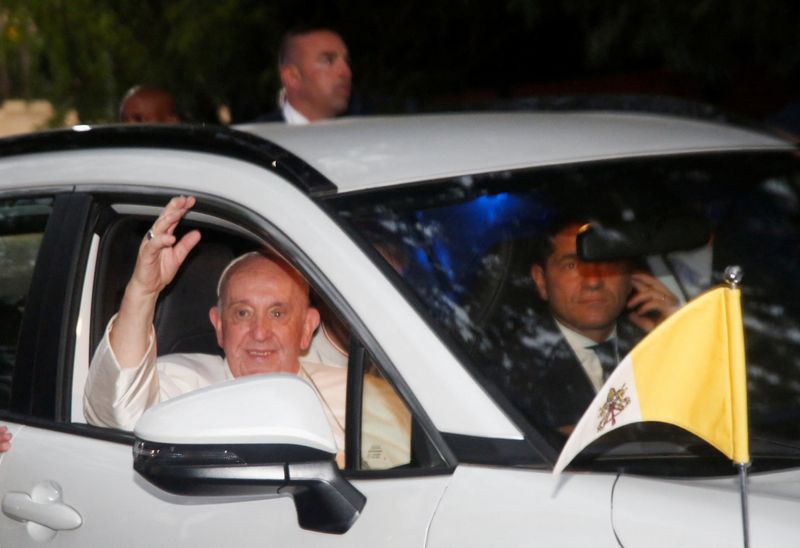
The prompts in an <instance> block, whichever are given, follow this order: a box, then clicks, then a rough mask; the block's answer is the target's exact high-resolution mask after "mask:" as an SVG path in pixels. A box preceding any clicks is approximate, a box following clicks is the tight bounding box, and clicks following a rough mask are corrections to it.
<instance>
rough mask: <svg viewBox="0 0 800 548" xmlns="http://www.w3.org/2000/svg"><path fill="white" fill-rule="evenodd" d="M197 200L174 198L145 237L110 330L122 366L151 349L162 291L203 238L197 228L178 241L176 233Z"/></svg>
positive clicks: (133, 362)
mask: <svg viewBox="0 0 800 548" xmlns="http://www.w3.org/2000/svg"><path fill="white" fill-rule="evenodd" d="M195 202H196V200H195V198H194V197H193V196H176V197H175V198H172V199H171V200H170V201H169V203H168V204H167V206H166V207H165V208H164V210H163V211H162V212H161V215H159V216H158V219H156V221H155V222H154V223H153V226H152V228H150V230H148V231H147V233H146V234H145V236H144V238H143V239H142V244H141V245H140V246H139V254H138V256H137V258H136V266H135V267H134V269H133V275H132V276H131V279H130V281H129V282H128V285H127V287H126V288H125V296H124V297H123V298H122V304H121V305H120V307H119V314H118V315H117V318H116V320H115V321H114V324H113V326H112V328H111V332H110V333H109V342H110V344H111V349H112V350H113V351H114V355H115V356H116V357H117V361H118V362H119V365H120V367H123V368H132V367H136V366H138V365H139V363H140V362H141V360H142V358H143V357H144V355H145V354H146V353H147V349H148V347H149V343H150V332H151V330H152V327H151V326H152V325H153V316H154V314H155V309H156V301H157V300H158V295H159V293H161V291H162V290H163V289H164V288H165V287H166V286H167V284H169V283H170V282H171V281H172V279H173V278H174V277H175V274H176V273H177V272H178V269H179V268H180V266H181V265H182V264H183V261H184V260H185V259H186V256H187V255H188V254H189V252H190V251H191V250H192V248H193V247H194V246H195V245H197V242H199V241H200V232H198V231H197V230H192V231H191V232H188V233H187V234H185V235H184V236H183V238H181V239H180V241H177V242H176V238H175V235H174V232H175V228H176V227H177V226H178V224H179V223H180V221H181V219H183V217H184V216H185V215H186V212H187V211H189V210H190V209H191V208H192V207H193V206H194V204H195Z"/></svg>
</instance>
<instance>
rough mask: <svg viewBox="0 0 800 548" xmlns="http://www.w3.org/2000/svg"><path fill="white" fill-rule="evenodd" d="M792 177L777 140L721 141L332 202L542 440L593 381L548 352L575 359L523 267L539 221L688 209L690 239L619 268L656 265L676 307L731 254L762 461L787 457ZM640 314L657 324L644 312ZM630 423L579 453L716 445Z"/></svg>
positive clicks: (699, 450)
mask: <svg viewBox="0 0 800 548" xmlns="http://www.w3.org/2000/svg"><path fill="white" fill-rule="evenodd" d="M799 185H800V171H799V170H798V162H797V159H796V157H795V156H794V155H792V154H790V153H780V154H779V153H774V152H773V153H747V154H745V153H728V154H715V155H692V156H669V157H651V158H645V159H632V160H614V161H607V162H600V163H592V164H576V165H569V166H560V167H548V168H540V169H531V170H515V171H501V172H495V173H488V174H480V175H474V176H463V177H459V178H456V179H452V180H437V181H432V182H429V183H425V184H417V185H413V186H404V187H399V188H388V189H379V190H375V191H369V192H363V193H358V194H354V195H344V196H339V197H335V198H332V199H331V203H332V205H333V207H334V209H335V210H336V211H337V213H338V215H339V216H340V217H341V219H343V221H344V223H345V224H346V225H348V226H349V227H350V228H351V229H353V230H354V231H356V232H358V233H359V234H360V235H361V237H363V238H364V239H365V240H366V241H367V242H369V243H370V244H372V245H373V246H374V247H375V248H376V250H377V251H378V253H379V254H380V256H381V257H383V259H385V261H386V264H387V266H391V267H392V270H394V272H395V273H396V274H397V276H396V279H397V280H402V283H401V286H402V287H403V288H404V291H405V293H406V294H407V295H408V296H409V298H410V300H412V302H414V303H415V305H416V306H417V308H418V310H419V311H420V313H421V314H423V315H424V316H425V317H426V319H427V320H428V322H429V323H430V324H431V325H433V326H434V327H435V329H436V330H437V332H438V333H439V335H440V337H441V338H442V339H443V340H444V341H445V342H446V343H447V344H448V345H449V346H450V347H451V348H452V349H453V351H454V352H455V353H456V355H459V356H461V357H462V358H463V361H464V362H465V364H466V365H467V367H468V368H469V369H470V370H471V372H472V373H473V375H474V377H475V378H476V379H478V380H479V381H480V382H481V383H483V384H484V386H486V387H487V390H488V391H489V393H490V394H493V395H495V396H496V399H497V400H498V402H499V403H500V404H501V405H503V406H504V408H505V409H506V410H508V411H509V415H510V416H512V417H515V418H516V419H517V420H518V422H519V423H520V426H521V428H523V430H524V431H526V432H535V433H536V434H537V435H540V436H542V438H543V439H545V440H547V441H548V442H549V443H550V444H551V445H552V446H553V448H554V449H556V450H559V449H560V447H561V446H562V445H563V443H564V440H565V439H566V435H567V434H568V432H569V428H570V426H569V425H570V424H574V421H575V420H576V419H577V418H579V417H580V416H581V415H582V414H583V412H584V411H585V408H586V404H587V403H588V402H587V400H586V395H585V394H584V392H585V391H586V390H587V386H588V387H589V388H588V389H589V390H590V391H591V384H588V385H587V375H588V374H587V369H586V368H585V367H584V368H583V369H580V368H579V367H578V368H577V369H576V368H575V367H572V366H571V367H572V369H573V370H574V371H573V373H574V374H570V375H567V374H562V371H565V370H566V366H563V367H562V366H559V368H558V374H556V375H552V374H551V373H550V370H551V369H553V363H560V362H559V360H561V359H562V358H563V359H564V360H567V361H569V359H572V360H573V361H574V360H575V358H574V356H573V357H572V358H569V357H567V358H564V357H563V356H561V357H559V353H561V354H563V353H564V347H563V344H562V345H561V346H559V341H562V340H563V339H564V336H565V332H564V329H563V327H564V326H563V325H558V324H556V323H555V322H554V314H555V315H556V317H558V318H561V319H562V321H563V324H567V325H568V326H569V325H571V323H570V322H571V321H572V320H571V319H569V316H568V315H566V313H565V314H564V315H563V316H559V314H560V312H554V308H555V306H556V305H555V304H554V303H555V302H556V297H555V292H556V291H559V289H558V287H556V286H552V285H551V286H548V285H547V284H548V283H550V282H549V279H547V278H544V277H543V275H542V274H541V273H544V272H546V271H545V270H543V269H542V268H540V269H539V272H540V279H541V280H543V281H542V287H540V286H539V285H538V284H537V280H536V271H537V268H536V265H537V264H539V265H546V264H547V263H546V262H543V257H544V258H545V259H546V258H547V257H548V255H547V253H548V252H551V251H552V242H553V241H554V240H553V234H554V233H555V232H554V231H553V226H554V225H555V224H558V223H561V224H560V225H559V226H560V228H561V229H563V228H564V227H565V226H567V225H569V224H570V223H572V224H576V223H578V222H589V221H591V222H594V223H605V224H606V225H613V226H616V227H621V228H623V229H625V227H627V229H628V231H629V232H631V231H632V232H633V233H636V231H637V230H638V231H642V230H645V228H644V227H652V226H654V223H656V224H658V223H663V222H664V220H665V219H666V220H673V221H676V220H677V222H683V221H681V220H682V219H683V220H686V219H693V220H699V221H702V223H701V224H703V225H704V226H705V227H706V231H705V235H704V236H703V237H702V238H701V239H699V240H698V239H697V238H695V240H694V241H692V238H688V237H687V238H681V237H680V235H679V236H678V237H677V239H676V242H677V243H676V244H675V245H673V247H672V248H669V246H667V247H664V246H659V247H658V248H656V247H654V248H653V249H645V250H643V252H642V253H641V254H640V255H639V256H637V257H635V258H632V259H630V260H628V261H625V269H628V270H626V272H630V273H642V274H643V275H647V276H651V277H652V278H655V279H656V280H658V282H659V283H660V284H663V286H661V285H659V286H658V287H659V294H663V295H666V294H668V293H671V294H672V296H671V297H669V299H670V300H671V299H673V298H674V299H676V300H677V302H678V304H679V305H680V304H683V303H685V302H687V301H688V300H691V299H692V298H693V297H695V296H696V295H698V294H699V293H700V292H702V291H703V290H705V289H708V288H709V287H711V286H713V285H715V284H719V283H721V281H722V273H723V271H724V269H725V267H727V266H729V265H739V266H741V267H742V269H743V271H744V282H743V286H742V289H743V291H742V303H743V312H744V323H745V344H746V358H747V368H748V391H749V392H748V393H749V404H750V429H751V450H752V453H753V460H754V464H755V463H756V462H757V461H758V458H759V456H760V457H762V458H764V459H768V458H771V462H772V463H773V464H771V466H772V467H775V466H781V465H780V464H778V465H776V464H774V463H775V462H776V461H779V460H780V459H785V458H786V457H787V455H788V456H791V457H792V458H794V457H796V456H797V455H798V454H800V194H799V192H800V186H799ZM547 241H549V242H551V244H549V245H550V249H549V250H548V248H547V245H544V244H543V243H542V242H547ZM676 246H677V248H676ZM687 246H689V247H687ZM378 256H379V255H378V254H375V257H376V259H377V258H378ZM565 264H566V266H565V267H564V268H567V269H569V268H575V265H574V264H572V265H571V266H570V265H569V264H567V263H565ZM387 272H388V269H387ZM392 275H393V276H394V274H392ZM648 279H649V278H648ZM634 285H635V284H634ZM543 288H544V289H543ZM548 288H549V291H550V294H549V297H550V298H549V300H546V298H545V297H546V295H543V292H545V293H546V292H547V290H548ZM624 290H625V288H624V287H623V288H622V289H620V291H624ZM632 291H633V292H634V293H635V292H636V291H637V289H636V288H635V286H634V289H633V290H632ZM667 291H668V293H667ZM624 298H625V299H627V298H628V294H625V295H624ZM566 300H568V297H567V298H566ZM567 304H569V303H567ZM626 304H627V303H626ZM631 315H632V310H630V309H629V308H628V307H627V306H626V307H625V308H624V309H623V310H622V311H621V312H620V316H619V317H618V319H617V322H616V326H615V329H616V333H617V335H618V337H619V340H622V338H623V335H625V334H626V333H628V337H629V339H630V340H629V342H630V344H631V345H632V344H634V343H635V342H636V340H638V338H640V337H641V336H642V335H643V333H644V332H645V331H646V326H645V328H641V327H640V324H642V321H641V318H639V321H638V322H637V321H634V318H632V317H631ZM644 316H646V317H645V318H644V320H645V323H646V320H647V319H648V315H647V314H645V315H644ZM565 318H566V319H565ZM649 319H651V320H653V321H654V322H655V321H658V318H657V314H656V312H651V313H650V315H649ZM631 326H632V327H631ZM629 327H631V328H630V329H629ZM637 330H638V331H637ZM627 349H628V348H627V347H625V348H617V349H616V351H617V352H621V351H622V352H624V351H627ZM573 354H574V352H573ZM562 361H563V360H562ZM595 390H596V388H595ZM591 394H592V393H591V392H590V396H591ZM589 401H590V400H589ZM637 428H638V430H637ZM637 428H633V429H632V430H635V431H636V432H634V433H631V432H629V431H627V430H626V431H625V432H623V433H622V434H620V435H618V436H616V437H615V436H614V435H611V436H607V437H606V438H601V440H600V441H599V442H596V443H595V444H594V445H593V446H592V447H590V451H588V454H589V455H591V454H592V451H594V455H595V456H597V455H604V456H605V457H606V458H608V457H609V455H610V456H611V457H612V458H613V456H614V455H618V454H623V453H624V454H630V453H638V454H642V453H645V454H648V453H651V454H655V453H659V454H660V453H663V452H668V453H671V454H674V453H676V452H677V453H683V454H686V455H689V456H697V455H705V456H708V455H709V454H713V453H714V452H713V450H708V449H706V448H705V445H704V444H702V443H699V442H698V440H697V439H695V438H693V436H691V435H689V434H686V433H683V432H676V430H677V429H673V428H671V427H668V428H665V427H664V425H660V426H659V425H651V426H649V427H647V426H645V427H641V426H640V427H637ZM623 430H625V429H623ZM631 436H633V437H631ZM637 436H638V437H637ZM632 440H635V443H633V442H632ZM664 442H668V443H666V444H665V443H664ZM708 451H710V453H709V452H708Z"/></svg>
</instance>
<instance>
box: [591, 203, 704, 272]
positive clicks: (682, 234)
mask: <svg viewBox="0 0 800 548" xmlns="http://www.w3.org/2000/svg"><path fill="white" fill-rule="evenodd" d="M710 239H711V230H710V227H709V225H708V221H706V220H705V219H704V218H702V217H700V216H698V215H694V214H679V215H671V216H665V217H660V218H653V219H649V220H646V221H631V222H625V223H600V222H594V221H593V222H591V223H589V224H586V225H584V226H583V227H581V230H580V231H579V232H578V237H577V241H576V246H577V250H578V257H580V258H581V260H584V261H616V260H621V259H635V258H638V257H645V256H647V255H656V254H663V253H671V252H673V251H684V250H689V249H696V248H698V247H700V246H702V245H705V244H707V243H708V241H709V240H710Z"/></svg>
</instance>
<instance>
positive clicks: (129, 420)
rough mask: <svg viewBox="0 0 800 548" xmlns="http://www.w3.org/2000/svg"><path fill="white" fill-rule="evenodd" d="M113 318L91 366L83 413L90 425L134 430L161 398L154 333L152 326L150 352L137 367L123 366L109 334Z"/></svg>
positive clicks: (149, 343)
mask: <svg viewBox="0 0 800 548" xmlns="http://www.w3.org/2000/svg"><path fill="white" fill-rule="evenodd" d="M115 318H116V316H114V317H113V318H111V321H109V322H108V326H107V327H106V331H105V334H104V335H103V339H102V340H101V341H100V344H99V345H98V346H97V350H96V351H95V353H94V356H93V357H92V363H91V365H90V367H89V377H88V379H87V381H86V388H85V391H84V395H83V412H84V415H85V416H86V420H87V421H88V422H89V424H93V425H95V426H109V427H111V428H120V429H122V430H133V426H134V424H136V421H137V420H139V417H141V416H142V413H144V411H145V410H146V409H147V408H149V407H151V406H153V405H155V404H157V403H158V402H159V401H160V395H159V382H158V374H157V372H156V367H155V362H156V349H155V340H154V339H155V336H154V331H153V329H152V327H151V329H150V335H149V340H148V346H147V352H146V353H145V355H144V356H143V357H142V360H141V361H140V362H139V364H138V365H137V366H136V367H132V368H125V369H123V368H121V367H120V365H119V362H118V361H117V357H116V356H115V355H114V351H113V350H112V349H111V344H110V343H109V339H108V334H109V332H110V331H111V327H112V325H113V323H114V319H115Z"/></svg>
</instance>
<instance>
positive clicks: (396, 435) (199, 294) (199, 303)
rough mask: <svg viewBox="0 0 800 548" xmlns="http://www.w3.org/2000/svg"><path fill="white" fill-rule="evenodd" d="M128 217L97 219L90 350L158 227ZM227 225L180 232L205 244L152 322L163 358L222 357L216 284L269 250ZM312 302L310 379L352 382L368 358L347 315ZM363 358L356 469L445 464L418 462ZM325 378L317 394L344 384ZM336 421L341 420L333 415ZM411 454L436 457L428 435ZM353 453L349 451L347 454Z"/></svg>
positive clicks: (392, 402)
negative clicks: (354, 353) (241, 260)
mask: <svg viewBox="0 0 800 548" xmlns="http://www.w3.org/2000/svg"><path fill="white" fill-rule="evenodd" d="M126 209H130V210H134V211H135V210H136V208H135V207H116V206H115V207H111V206H108V207H107V211H106V213H105V214H104V215H100V216H98V218H100V219H101V220H102V222H101V224H100V225H99V226H98V227H97V231H98V232H99V233H100V244H99V251H98V257H97V268H96V272H95V284H94V287H95V289H94V299H93V303H92V310H93V311H92V314H91V317H92V330H91V331H92V348H96V347H97V345H98V344H99V343H100V341H101V339H102V338H103V336H104V333H105V329H106V327H107V325H108V322H109V320H110V319H111V318H112V316H113V315H114V314H115V313H116V312H117V310H118V308H119V305H120V302H121V300H122V296H123V293H124V291H125V286H126V284H127V282H128V280H129V278H130V276H131V273H132V272H133V267H134V261H135V258H136V253H137V251H138V248H139V246H140V244H141V240H142V235H143V234H145V233H146V232H147V230H148V228H150V226H151V225H152V218H151V217H148V216H146V215H142V214H124V213H122V214H121V213H119V212H118V211H119V210H121V211H125V210H126ZM198 209H199V208H198ZM226 222H227V221H226ZM226 222H222V221H221V220H220V223H219V224H218V225H213V224H209V222H208V221H207V219H206V220H205V221H203V222H198V221H195V220H192V219H191V218H188V219H185V220H184V221H183V222H182V223H181V225H180V227H179V229H178V231H176V236H177V237H178V238H180V237H181V235H182V234H183V233H185V232H187V231H189V230H192V229H198V230H200V231H201V234H202V239H201V241H200V242H199V243H198V245H197V246H196V247H195V248H194V249H193V250H192V252H191V253H190V255H189V256H188V257H187V259H186V261H185V262H184V264H183V265H182V267H181V269H180V270H179V272H178V274H177V275H176V276H175V278H174V280H173V281H172V283H171V284H170V285H169V286H168V287H167V288H166V289H165V290H164V291H162V293H161V295H160V296H159V299H158V302H157V306H156V312H155V317H154V327H155V333H156V349H157V355H158V356H165V355H174V354H194V353H201V354H211V355H218V356H223V352H222V349H221V348H220V347H219V345H218V342H217V338H216V333H215V331H214V329H213V328H212V325H211V323H210V321H209V316H208V311H209V308H211V307H212V306H213V305H214V304H215V303H216V291H217V280H218V279H219V277H220V274H221V273H222V271H223V269H224V268H225V266H227V265H228V264H229V263H230V261H231V260H233V259H234V258H235V257H238V256H240V255H242V254H244V253H247V252H249V251H253V250H258V249H263V248H264V244H263V240H260V239H259V238H258V236H256V235H252V236H251V237H250V238H248V237H244V236H243V233H244V231H243V230H230V229H228V228H226ZM234 224H235V223H234ZM265 240H268V238H265ZM311 299H312V302H311V304H312V305H313V306H315V307H316V308H318V309H319V311H320V313H321V323H320V326H319V327H318V329H317V331H316V332H315V334H314V337H313V339H312V343H311V346H310V348H309V349H308V350H307V351H306V352H304V353H303V354H302V355H301V358H300V359H301V364H303V368H304V370H305V371H306V372H310V371H314V370H318V369H319V367H320V366H325V367H330V368H334V369H338V370H340V371H341V372H342V378H346V377H347V368H348V361H349V348H350V346H351V345H352V344H355V347H356V348H358V349H359V352H361V353H365V350H364V345H363V344H362V343H361V342H360V341H354V337H353V335H352V330H351V329H350V327H349V325H348V324H347V322H346V321H344V320H343V319H342V315H341V314H340V313H339V312H338V311H337V310H336V309H335V308H334V307H332V306H330V305H328V304H327V300H326V299H325V298H324V296H323V295H321V294H320V293H319V292H318V291H316V290H315V289H314V288H313V287H312V295H311ZM365 355H368V356H370V357H368V359H367V362H365V367H364V374H363V376H361V377H360V380H359V381H358V387H359V388H360V394H361V395H362V396H360V397H359V398H358V401H357V402H353V403H350V402H348V403H347V405H348V407H347V409H351V408H353V407H354V406H355V405H357V406H358V412H357V413H358V415H359V416H360V417H361V418H362V421H360V422H358V423H353V425H352V428H353V429H354V440H359V441H358V444H359V447H360V448H361V449H362V451H361V453H360V454H361V458H358V459H353V462H352V464H351V466H350V468H351V469H352V470H357V471H367V470H387V469H391V468H410V467H431V466H434V465H438V464H441V462H442V461H441V459H440V458H439V459H437V458H434V457H432V456H431V457H425V458H421V457H420V458H416V459H414V458H413V455H412V436H411V431H412V420H411V413H410V411H409V408H408V406H407V405H406V403H405V402H404V400H403V399H402V398H401V397H400V396H399V394H398V392H397V390H395V388H394V386H393V385H392V383H391V382H390V381H389V380H388V378H387V377H385V376H384V375H383V373H382V372H381V366H380V365H379V361H378V360H376V359H374V358H372V357H371V355H369V354H365ZM360 367H361V365H360ZM334 373H335V371H334ZM315 378H317V377H314V379H315ZM319 378H320V379H322V380H321V381H320V383H321V384H319V385H317V384H315V382H316V381H315V380H313V379H312V377H308V379H307V380H309V381H310V382H312V384H314V386H315V388H316V389H317V390H320V389H322V390H324V388H321V387H322V386H323V385H324V383H326V382H331V381H330V380H329V379H334V378H338V376H337V375H334V374H331V375H328V376H324V375H323V376H321V377H319ZM342 387H343V391H342V393H341V401H342V402H345V398H346V393H345V391H344V388H345V385H342ZM318 394H320V392H319V391H318ZM347 413H349V411H347ZM333 415H336V412H335V411H334V412H333ZM334 418H335V419H336V420H337V422H338V424H339V425H340V426H341V427H342V428H344V427H345V422H346V415H345V408H344V406H342V408H341V416H335V417H334ZM91 422H92V420H90V423H91ZM348 427H349V425H348ZM345 436H347V434H346V433H345ZM354 443H355V441H354ZM413 446H414V447H419V450H418V453H419V454H420V455H427V454H430V455H436V454H438V453H436V452H435V451H434V450H433V449H432V448H431V446H430V441H429V438H428V437H427V436H426V435H424V434H423V433H422V430H419V432H418V434H417V435H416V436H415V438H414V442H413ZM347 450H348V451H350V449H349V447H348V449H347Z"/></svg>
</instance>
